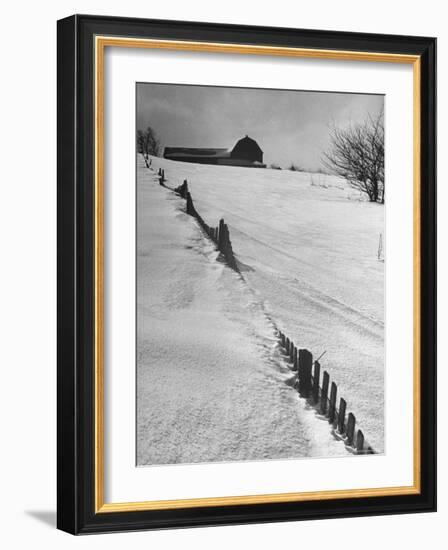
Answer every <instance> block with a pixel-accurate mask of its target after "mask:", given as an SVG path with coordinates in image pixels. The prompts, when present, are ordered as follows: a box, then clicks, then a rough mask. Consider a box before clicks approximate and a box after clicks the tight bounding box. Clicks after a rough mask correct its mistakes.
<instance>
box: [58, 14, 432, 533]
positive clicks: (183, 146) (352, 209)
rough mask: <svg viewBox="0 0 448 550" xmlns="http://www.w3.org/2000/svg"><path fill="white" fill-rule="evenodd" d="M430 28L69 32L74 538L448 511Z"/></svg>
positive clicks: (61, 496) (63, 434) (65, 246)
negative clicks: (401, 32)
mask: <svg viewBox="0 0 448 550" xmlns="http://www.w3.org/2000/svg"><path fill="white" fill-rule="evenodd" d="M435 58H436V41H435V39H434V38H424V37H408V36H385V35H374V34H371V35H367V34H356V33H343V32H333V31H316V30H298V29H284V28H281V29H280V28H264V27H249V26H233V25H221V24H211V23H190V22H179V21H155V20H140V19H127V18H113V17H98V16H88V15H75V16H72V17H69V18H67V19H63V20H61V21H59V22H58V527H59V528H60V529H62V530H64V531H67V532H70V533H73V534H82V533H98V532H108V531H126V530H137V529H159V528H168V527H188V526H205V525H224V524H236V523H255V522H271V521H291V520H303V519H316V518H332V517H349V516H365V515H374V514H397V513H405V512H423V511H427V512H428V511H434V510H435V507H436V504H435V502H436V489H435V483H436V454H435V448H436V447H435V437H436V430H435V421H436V417H435V411H436V392H435V380H436V377H435V357H436V343H435V339H436V326H435V323H436V320H435V313H436V307H435V300H436V282H435V276H436V269H435V267H436V248H435V223H436V220H435V213H436V209H435V151H436V147H435V74H436V68H435Z"/></svg>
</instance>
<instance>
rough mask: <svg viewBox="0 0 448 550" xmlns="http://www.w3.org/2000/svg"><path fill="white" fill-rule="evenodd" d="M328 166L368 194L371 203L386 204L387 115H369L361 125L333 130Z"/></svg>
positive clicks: (326, 158)
mask: <svg viewBox="0 0 448 550" xmlns="http://www.w3.org/2000/svg"><path fill="white" fill-rule="evenodd" d="M324 164H325V166H326V167H327V168H328V169H329V170H330V171H331V172H332V173H334V174H337V175H338V176H341V177H343V178H345V179H346V180H347V181H348V182H349V184H350V185H351V186H352V187H353V188H355V189H358V190H359V191H361V192H362V193H365V194H366V195H367V196H368V197H369V200H370V201H371V202H381V203H384V195H385V189H384V116H383V112H381V113H380V114H379V115H378V116H376V117H372V116H369V117H368V118H367V120H366V121H365V122H363V123H361V124H356V125H354V126H349V127H348V128H343V129H341V128H336V127H334V128H333V129H332V131H331V146H330V150H329V151H328V152H326V153H325V155H324Z"/></svg>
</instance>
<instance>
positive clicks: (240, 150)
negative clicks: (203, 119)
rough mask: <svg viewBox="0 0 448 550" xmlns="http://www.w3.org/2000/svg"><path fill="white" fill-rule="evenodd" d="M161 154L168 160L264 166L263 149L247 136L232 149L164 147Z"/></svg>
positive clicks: (253, 166) (254, 166)
mask: <svg viewBox="0 0 448 550" xmlns="http://www.w3.org/2000/svg"><path fill="white" fill-rule="evenodd" d="M163 156H164V158H166V159H169V160H177V161H181V162H196V163H199V164H217V165H224V166H247V167H252V168H265V167H266V165H265V164H263V151H262V150H261V148H260V146H259V145H258V143H257V142H256V141H255V140H254V139H252V138H250V137H249V136H245V137H243V138H241V139H240V140H238V141H237V143H236V144H235V146H234V147H233V149H211V148H191V147H165V150H164V152H163Z"/></svg>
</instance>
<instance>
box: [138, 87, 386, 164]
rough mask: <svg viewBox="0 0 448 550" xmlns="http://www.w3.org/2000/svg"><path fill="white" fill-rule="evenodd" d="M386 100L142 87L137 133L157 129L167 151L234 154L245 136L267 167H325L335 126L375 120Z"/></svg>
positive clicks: (323, 94)
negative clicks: (192, 149) (210, 150)
mask: <svg viewBox="0 0 448 550" xmlns="http://www.w3.org/2000/svg"><path fill="white" fill-rule="evenodd" d="M383 101H384V97H383V96H379V95H366V94H343V93H322V92H300V91H285V90H260V89H250V88H223V87H213V86H185V85H177V84H147V83H139V84H137V128H138V129H141V130H143V129H145V128H146V127H147V126H148V125H150V126H152V127H153V128H154V130H155V131H156V132H157V134H158V136H159V138H160V141H161V144H162V146H168V147H224V148H232V147H233V146H234V144H235V143H236V141H237V140H238V139H240V138H241V137H244V136H245V135H246V134H247V135H249V136H250V137H251V138H253V139H255V140H256V141H257V142H258V144H259V146H260V147H261V149H262V150H263V152H264V158H263V160H264V162H265V163H267V164H270V163H277V164H279V165H281V166H283V167H287V166H289V165H290V164H291V163H292V162H294V163H296V164H299V165H301V166H302V167H303V168H310V169H313V170H314V169H317V168H319V167H320V166H321V157H322V153H323V151H325V150H326V149H327V148H328V144H329V131H330V127H331V126H332V124H336V125H338V126H344V125H347V124H348V123H350V122H352V123H356V122H360V121H363V120H364V119H365V118H366V117H367V116H368V114H372V115H376V114H377V113H378V112H379V111H380V110H381V108H382V106H383Z"/></svg>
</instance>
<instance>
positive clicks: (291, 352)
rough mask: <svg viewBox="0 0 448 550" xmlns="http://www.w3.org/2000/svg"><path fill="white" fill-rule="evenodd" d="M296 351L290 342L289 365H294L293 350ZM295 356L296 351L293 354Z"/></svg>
mask: <svg viewBox="0 0 448 550" xmlns="http://www.w3.org/2000/svg"><path fill="white" fill-rule="evenodd" d="M295 349H297V348H296V346H295V345H294V342H291V345H290V347H289V360H290V361H291V363H294V350H295ZM295 353H296V354H297V351H296V352H295Z"/></svg>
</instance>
